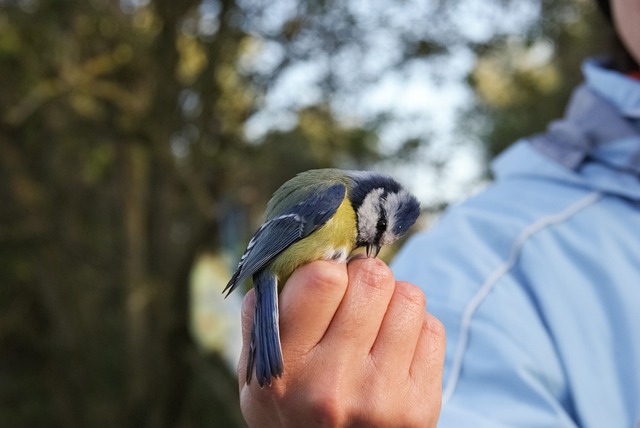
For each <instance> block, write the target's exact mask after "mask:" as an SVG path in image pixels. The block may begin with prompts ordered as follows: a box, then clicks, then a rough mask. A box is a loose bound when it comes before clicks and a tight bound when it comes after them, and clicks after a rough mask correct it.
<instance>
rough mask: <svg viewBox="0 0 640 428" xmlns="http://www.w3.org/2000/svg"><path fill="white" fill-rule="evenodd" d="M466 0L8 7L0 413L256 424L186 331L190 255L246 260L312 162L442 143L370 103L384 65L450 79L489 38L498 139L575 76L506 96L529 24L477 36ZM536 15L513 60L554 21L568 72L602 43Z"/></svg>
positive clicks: (558, 51) (488, 118) (4, 9)
mask: <svg viewBox="0 0 640 428" xmlns="http://www.w3.org/2000/svg"><path fill="white" fill-rule="evenodd" d="M471 3H473V2H467V1H465V0H456V1H454V2H443V1H440V2H421V1H417V0H411V1H410V0H405V1H402V2H393V3H389V4H385V5H383V6H381V5H378V6H376V7H374V6H373V5H367V3H366V2H357V1H348V2H342V1H337V0H322V1H316V0H297V1H287V0H276V1H271V2H264V1H259V0H185V1H180V2H176V1H170V0H120V1H114V0H90V1H77V0H76V1H73V0H0V76H1V79H0V85H1V90H0V224H2V227H1V229H0V425H2V426H11V427H31V426H52V427H54V426H61V427H62V426H64V427H71V428H73V427H86V426H91V427H94V426H95V427H101V426H105V427H106V426H118V427H124V426H132V427H173V426H181V427H192V426H224V427H227V426H229V427H231V426H242V424H243V422H242V417H241V415H240V411H239V406H238V397H237V386H236V381H235V379H234V374H232V373H229V372H228V370H227V368H226V365H224V364H223V363H222V362H221V361H220V359H219V358H218V357H217V356H215V355H213V356H211V355H204V354H202V353H201V352H199V351H198V349H197V348H196V346H195V345H194V344H193V343H192V340H191V338H190V336H189V334H188V328H187V320H188V316H187V311H188V307H187V305H188V296H187V292H188V286H187V284H188V280H189V273H190V269H191V267H192V264H193V262H194V260H195V259H196V258H197V256H198V254H200V253H201V252H203V251H213V252H219V251H221V250H223V249H227V250H231V251H238V250H239V248H237V243H238V242H240V243H244V242H246V241H245V239H244V238H246V236H245V234H246V233H248V232H250V231H251V230H252V229H253V227H254V226H255V225H256V223H257V222H258V221H259V217H260V214H261V211H262V207H263V206H264V204H265V202H266V198H267V197H268V195H270V194H271V192H272V191H273V190H274V189H275V188H276V187H277V186H278V185H279V184H281V183H282V182H283V181H284V180H285V179H287V178H289V177H291V176H292V175H293V174H295V173H296V172H299V171H302V170H306V169H309V168H316V167H326V166H340V167H367V166H370V165H372V164H373V163H376V162H380V161H385V160H391V159H402V160H407V159H410V158H411V157H412V154H414V153H415V152H416V150H418V149H419V148H420V147H422V146H424V145H426V144H429V143H430V141H429V140H428V137H427V135H428V134H424V135H409V134H407V133H404V134H402V135H403V136H404V137H406V138H404V137H403V138H404V140H403V141H400V144H397V145H396V146H393V147H391V148H390V147H388V146H385V145H384V144H382V142H381V141H380V138H379V137H378V135H379V133H378V131H380V130H382V129H383V128H384V126H385V125H386V124H389V123H393V122H394V121H395V120H397V119H398V117H397V113H396V112H393V111H388V110H387V111H385V109H382V110H379V109H378V110H376V109H372V110H370V111H368V113H367V114H358V113H357V112H356V110H358V109H357V108H356V107H355V106H357V105H358V103H357V102H356V101H358V100H360V99H361V98H362V96H361V95H362V94H364V93H366V92H367V91H368V90H371V89H372V88H373V87H374V86H375V85H376V84H377V82H379V81H380V79H381V77H382V76H384V75H386V74H388V73H390V72H395V73H397V74H398V75H399V76H400V77H401V78H402V77H403V76H407V75H408V74H407V73H409V72H410V71H411V70H414V71H415V70H420V68H416V66H417V64H423V63H426V64H429V65H430V66H432V67H433V69H434V70H441V72H440V73H434V78H435V79H436V82H438V81H442V79H443V76H446V75H447V74H450V73H452V70H444V71H442V70H443V67H447V62H446V61H444V58H445V57H447V56H448V55H450V54H453V53H455V52H458V51H459V49H460V48H461V47H466V48H468V47H469V46H475V47H476V52H477V53H478V54H479V55H480V57H481V61H479V62H478V67H477V69H476V74H475V77H474V79H477V80H476V84H477V88H478V91H479V93H480V94H484V95H483V96H484V98H482V100H483V102H482V105H481V109H480V110H478V111H477V113H476V115H475V116H474V117H476V118H483V119H484V120H485V122H484V123H486V124H487V125H486V127H483V128H482V131H483V132H485V133H486V135H488V136H489V141H490V142H492V144H494V143H493V142H494V141H503V139H499V138H498V136H499V135H502V134H507V133H508V132H507V131H506V130H505V129H507V128H504V125H507V124H510V123H511V122H512V121H513V122H514V123H516V122H517V123H518V125H517V126H520V122H521V121H525V122H526V121H527V120H529V118H530V116H532V115H530V114H528V112H527V109H526V106H527V105H529V106H531V105H533V104H532V103H537V102H538V101H536V100H538V98H535V96H538V95H540V94H541V93H545V94H547V93H549V92H545V91H553V90H556V89H555V88H557V87H560V86H562V85H564V84H565V81H562V82H558V81H556V80H555V79H564V78H565V74H566V73H564V70H565V69H564V68H560V69H558V71H557V72H556V71H553V70H554V69H553V67H552V68H550V69H549V70H550V71H545V72H542V74H540V75H538V74H537V73H538V72H536V73H533V74H531V75H530V74H527V73H529V72H528V71H527V73H525V74H524V75H523V78H522V79H521V80H523V81H524V82H525V83H527V82H529V81H531V82H530V83H528V84H529V85H530V86H531V87H532V88H533V89H532V90H531V93H530V92H527V91H525V94H524V95H526V96H524V95H523V97H520V96H519V97H516V98H517V100H516V101H512V100H510V99H507V100H504V99H502V98H500V97H499V96H496V95H495V89H492V88H491V86H490V85H489V86H487V84H486V79H487V78H485V77H482V76H483V73H484V75H485V76H486V75H487V74H489V76H490V75H491V73H496V71H495V69H496V64H498V68H499V67H501V65H500V64H502V62H500V61H501V60H494V59H491V58H494V56H495V55H497V56H496V58H499V57H500V56H499V55H498V54H497V52H502V48H504V49H505V50H504V52H506V53H505V54H504V55H506V56H507V57H508V56H512V54H513V52H514V51H513V49H512V46H513V43H511V42H506V40H507V38H506V37H505V36H504V34H506V33H508V31H513V29H511V30H509V27H508V26H506V27H505V28H504V29H503V28H502V27H500V26H499V25H494V24H491V25H490V26H491V32H490V34H489V33H488V34H489V36H487V37H485V38H484V40H485V41H484V42H483V43H478V42H477V39H478V37H476V36H474V35H473V34H470V33H469V31H470V30H471V29H473V28H476V27H475V26H466V25H464V24H460V23H459V22H458V21H457V20H456V19H457V18H458V17H459V16H460V15H461V14H462V12H461V10H463V9H464V7H462V8H461V6H464V5H466V4H471ZM515 3H517V4H520V3H519V2H511V1H505V0H495V1H493V2H490V4H491V5H493V6H494V7H502V6H504V5H506V6H509V5H511V4H515ZM557 3H558V6H554V4H555V2H549V1H547V2H543V4H544V5H545V8H548V9H549V11H548V13H555V12H553V11H555V10H560V9H556V7H558V8H560V7H561V6H560V5H565V6H566V5H574V4H577V3H575V2H573V1H572V0H563V1H562V2H557ZM578 3H579V2H578ZM563 7H564V6H563ZM566 7H569V9H567V10H568V11H569V12H566V14H568V15H571V13H574V14H581V13H582V12H581V9H579V8H573V6H566ZM543 12H544V14H543V15H540V16H542V17H547V15H546V14H547V10H546V9H545V10H544V11H543ZM435 16H437V17H438V19H434V17H435ZM540 16H539V17H540ZM563 16H564V15H563ZM539 17H538V19H539ZM563 19H565V18H563ZM533 21H535V22H538V20H537V19H534V20H533ZM533 21H532V22H533ZM556 21H557V22H561V23H562V24H563V25H564V23H565V21H566V19H565V21H562V19H560V20H555V18H554V21H553V22H556ZM576 22H578V21H577V20H576ZM485 24H486V23H485ZM554 25H555V24H554ZM575 25H576V26H573V27H572V26H569V27H568V28H569V29H571V28H573V30H571V31H574V32H575V30H576V28H579V27H577V26H578V24H575ZM531 28H532V30H530V31H529V32H528V33H527V37H526V38H525V39H524V40H525V41H526V43H524V44H523V45H522V43H521V45H522V46H520V47H519V48H518V49H519V51H518V52H519V53H518V54H517V55H523V58H526V57H527V55H528V54H527V52H529V51H530V50H531V49H533V48H534V47H535V46H538V45H539V44H540V43H542V44H541V45H540V46H543V47H544V46H545V44H544V43H545V42H544V40H546V39H547V38H549V37H550V36H549V35H548V34H550V33H549V32H551V33H553V31H556V32H557V34H558V37H555V36H554V37H555V38H554V37H551V38H550V39H549V40H552V42H551V43H552V45H553V49H552V51H553V55H552V57H553V58H554V61H555V62H558V64H559V65H557V67H560V66H561V65H562V64H561V63H562V61H566V62H567V64H570V65H568V66H567V67H568V68H571V67H573V66H574V65H571V64H575V60H574V59H570V57H571V56H572V55H573V50H572V48H570V46H571V45H570V44H569V41H567V42H564V41H562V42H558V41H557V40H561V39H562V38H561V37H560V36H561V35H564V37H569V36H571V37H572V38H571V41H570V42H571V43H574V42H576V43H582V44H586V43H587V40H589V39H588V38H587V36H586V35H584V34H583V33H584V31H583V33H580V31H578V32H577V33H575V34H574V33H563V32H559V30H554V28H556V27H554V26H553V25H552V26H551V27H550V29H545V28H544V26H543V27H539V26H538V27H536V26H535V25H532V27H531ZM535 28H538V30H535ZM540 28H542V30H541V29H540ZM552 30H553V31H552ZM583 30H584V29H583ZM587 30H588V29H587ZM536 31H537V33H536ZM581 31H582V30H581ZM586 32H587V33H588V31H586ZM554 34H555V33H554ZM495 38H498V39H500V40H505V42H504V43H497V44H496V43H493V41H494V40H495ZM554 43H557V44H554ZM481 48H482V49H481ZM492 61H493V62H492ZM495 61H498V62H497V63H496V62H495ZM483 62H484V63H485V65H483ZM507 63H509V61H507ZM483 67H484V71H481V70H482V68H483ZM543 68H544V67H543ZM516 69H517V70H520V68H517V67H516ZM501 72H502V71H501V70H498V75H499V74H500V73H501ZM438 79H440V80H438ZM483 79H485V81H484V82H483ZM488 79H489V80H491V79H493V80H495V78H491V77H489V78H488ZM518 83H522V82H518ZM561 83H562V85H561ZM556 85H558V86H556ZM550 88H551V89H550ZM509 90H510V91H512V90H511V89H509ZM519 91H521V89H520V90H519ZM354 100H355V101H354ZM491 100H493V101H491ZM496 100H498V101H496ZM527 103H528V104H527ZM554 105H555V104H554ZM514 106H516V107H514ZM540 106H541V107H537V106H536V110H537V111H540V110H541V109H542V110H544V109H545V108H546V107H547V104H543V103H542V102H540ZM543 106H544V107H543ZM366 107H369V106H366ZM507 107H509V109H507ZM511 110H513V113H510V111H511ZM517 111H520V112H525V113H526V114H525V113H523V114H522V115H521V116H517V115H516V113H515V112H517ZM510 114H513V115H511V116H510ZM423 119H424V118H419V120H420V121H424V122H427V121H425V120H423ZM474 122H476V123H480V122H481V121H480V120H476V121H469V123H474ZM494 123H497V124H498V125H499V126H497V127H493V126H492V125H493V124H494ZM501 127H502V128H501ZM508 129H509V132H511V131H510V129H511V128H508ZM514 129H515V125H514ZM518 129H520V128H518ZM420 132H421V131H420ZM514 133H515V131H514ZM509 135H510V134H509ZM405 140H406V141H405ZM496 144H498V143H496ZM492 147H493V146H492ZM496 147H497V146H496ZM441 161H442V157H440V158H439V160H438V162H441ZM238 222H240V223H241V224H239V225H238V224H237V223H238ZM232 226H233V227H232ZM236 229H238V230H237V231H236V232H235V235H234V233H233V231H234V230H236Z"/></svg>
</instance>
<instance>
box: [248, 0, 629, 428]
mask: <svg viewBox="0 0 640 428" xmlns="http://www.w3.org/2000/svg"><path fill="white" fill-rule="evenodd" d="M610 6H611V9H610V11H611V15H612V20H613V23H614V26H615V28H616V30H617V34H618V36H619V37H620V39H621V40H622V42H623V44H624V46H625V47H626V51H627V53H628V54H630V58H632V60H633V61H631V64H632V67H631V69H628V70H622V71H624V72H622V71H621V70H620V69H621V67H620V66H618V67H617V68H618V70H616V69H612V68H611V67H612V65H611V64H610V63H608V62H606V61H604V60H595V59H591V60H587V61H586V62H585V63H584V67H583V71H584V75H585V83H584V84H582V85H581V86H579V87H578V88H577V89H576V90H575V92H574V94H573V97H572V99H571V101H570V103H569V106H568V108H567V113H566V116H565V117H564V118H563V119H561V120H558V121H556V122H554V123H552V124H551V125H550V127H549V130H548V131H547V132H546V133H544V134H541V135H537V136H533V137H530V138H527V139H525V140H522V141H520V142H517V143H516V144H515V145H514V146H512V147H511V148H510V149H508V150H507V151H506V152H505V153H504V154H502V155H501V156H500V157H499V158H498V159H497V160H496V161H495V162H494V164H493V171H494V174H495V177H496V179H495V182H494V183H493V184H492V185H490V186H489V187H488V188H487V189H486V190H484V191H483V192H482V193H481V194H479V195H477V196H475V197H473V198H471V199H470V200H468V201H466V202H464V203H462V204H460V205H458V206H456V207H453V208H452V209H450V210H449V211H448V212H447V213H446V214H445V215H443V217H442V218H441V219H440V220H439V221H438V222H437V224H436V225H434V227H432V228H431V230H429V231H427V232H424V233H420V234H417V235H415V236H414V237H413V238H412V239H411V240H410V241H409V242H408V243H407V244H406V245H405V246H404V248H403V249H402V250H401V252H400V253H399V255H398V256H397V257H396V259H395V261H394V263H393V274H392V272H391V271H390V270H389V268H387V267H386V265H385V264H384V263H382V262H381V261H379V260H376V259H356V260H353V261H352V262H350V263H349V264H348V265H346V266H345V265H339V264H336V263H331V262H315V263H312V264H310V265H307V266H304V267H302V268H300V269H299V270H298V271H296V272H295V273H294V275H293V276H292V277H291V279H290V280H289V282H288V283H287V285H286V287H285V288H284V289H283V291H282V293H281V296H280V322H281V334H282V346H283V352H284V359H285V372H284V375H283V376H282V378H280V379H277V380H276V381H274V383H273V384H272V385H271V386H270V387H265V388H264V389H260V388H259V386H258V385H257V383H255V382H253V383H251V384H249V385H247V384H245V383H244V381H243V379H245V373H244V372H243V370H244V367H245V366H246V364H245V362H246V355H247V350H246V347H247V343H246V338H247V337H248V332H249V329H250V325H251V316H252V315H251V309H250V308H252V307H253V298H254V297H253V294H252V293H251V292H250V293H248V294H247V297H246V298H245V305H244V310H243V329H244V337H245V350H244V351H243V357H242V360H241V361H240V363H239V366H238V367H239V379H240V396H241V407H242V411H243V414H244V416H245V418H246V420H247V422H248V424H249V425H250V426H290V427H312V426H423V427H424V426H427V427H434V426H436V424H437V425H438V426H440V427H528V426H530V427H534V426H535V427H634V426H635V427H638V426H640V331H639V330H638V328H639V327H640V310H639V309H638V307H639V302H640V256H639V254H640V81H638V80H636V79H635V78H634V77H633V76H632V74H633V73H632V72H636V73H637V71H638V70H637V63H638V62H639V61H640V25H638V23H639V22H640V1H639V0H611V4H610ZM608 7H609V5H608V4H605V8H608ZM627 64H629V63H627ZM630 73H631V74H630ZM396 278H397V279H396ZM400 279H402V280H400ZM405 281H408V282H405ZM414 284H415V285H414ZM425 295H426V299H425ZM425 301H427V303H426V307H427V308H428V310H429V311H428V312H427V311H426V310H425ZM445 330H446V342H447V343H446V346H445Z"/></svg>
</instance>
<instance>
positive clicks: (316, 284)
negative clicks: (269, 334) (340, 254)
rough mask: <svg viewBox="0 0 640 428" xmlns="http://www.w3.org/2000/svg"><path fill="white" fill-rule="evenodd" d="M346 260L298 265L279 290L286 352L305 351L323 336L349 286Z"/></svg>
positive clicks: (282, 335)
mask: <svg viewBox="0 0 640 428" xmlns="http://www.w3.org/2000/svg"><path fill="white" fill-rule="evenodd" d="M347 283H348V278H347V269H346V266H345V265H344V264H340V263H336V262H329V261H317V262H314V263H311V264H308V265H306V266H302V267H301V268H299V269H297V270H296V271H295V272H294V273H293V275H291V278H289V280H288V281H287V284H286V286H285V287H284V288H283V290H282V292H281V293H280V338H281V341H282V343H283V352H285V353H289V354H291V353H293V352H295V351H296V350H299V351H301V352H306V351H308V350H309V349H310V348H312V347H314V346H316V345H317V344H318V342H320V340H321V339H322V337H323V336H324V334H325V332H326V330H327V328H328V327H329V324H330V323H331V320H332V319H333V316H334V315H335V313H336V310H337V309H338V306H339V305H340V302H341V301H342V298H343V297H344V294H345V291H346V289H347Z"/></svg>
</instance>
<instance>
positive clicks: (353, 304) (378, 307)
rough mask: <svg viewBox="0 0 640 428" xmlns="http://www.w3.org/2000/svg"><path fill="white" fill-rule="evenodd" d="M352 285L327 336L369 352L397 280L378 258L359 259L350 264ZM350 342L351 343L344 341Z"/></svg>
mask: <svg viewBox="0 0 640 428" xmlns="http://www.w3.org/2000/svg"><path fill="white" fill-rule="evenodd" d="M348 274H349V285H348V287H347V291H346V293H345V295H344V298H343V299H342V302H341V303H340V306H339V307H338V310H337V312H336V314H335V316H334V318H333V320H332V321H331V325H330V326H329V329H328V330H327V334H326V335H325V340H327V341H331V342H334V344H333V345H332V346H337V347H339V348H344V349H347V350H351V351H353V353H355V354H361V355H362V354H364V355H368V353H369V351H370V350H371V347H372V346H373V343H374V342H375V339H376V336H377V334H378V330H379V328H380V323H381V322H382V319H383V318H384V314H385V312H386V310H387V306H388V305H389V301H390V300H391V295H392V294H393V289H394V286H395V281H394V279H393V275H392V274H391V270H389V268H388V267H387V265H385V264H384V262H382V261H381V260H379V259H373V258H368V259H358V260H353V261H352V262H351V263H349V265H348ZM345 342H348V346H344V343H345Z"/></svg>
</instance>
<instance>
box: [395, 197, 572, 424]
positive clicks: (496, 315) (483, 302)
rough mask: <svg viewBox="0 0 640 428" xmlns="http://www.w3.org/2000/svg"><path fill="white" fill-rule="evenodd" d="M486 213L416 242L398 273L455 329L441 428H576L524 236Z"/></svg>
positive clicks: (469, 208)
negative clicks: (526, 262)
mask: <svg viewBox="0 0 640 428" xmlns="http://www.w3.org/2000/svg"><path fill="white" fill-rule="evenodd" d="M478 204H479V203H475V204H474V203H471V204H465V205H463V206H460V207H457V208H454V209H453V210H452V211H451V212H449V213H447V214H446V215H445V216H444V217H443V218H442V219H441V220H440V221H439V222H438V223H437V224H436V225H435V226H434V227H433V228H432V229H431V230H430V231H428V232H426V233H421V234H418V235H416V236H414V237H413V238H412V239H410V240H409V242H408V243H407V244H406V245H405V246H404V247H403V249H402V250H401V251H400V253H399V254H398V256H397V257H396V259H395V260H394V263H393V265H392V267H393V270H394V272H395V275H396V277H397V279H399V280H406V281H409V282H412V283H414V284H416V285H418V286H420V287H421V288H422V289H423V291H424V292H425V294H426V296H427V309H428V310H429V312H431V313H433V314H434V315H435V316H436V317H438V318H439V319H440V320H441V321H442V323H443V324H444V326H445V328H446V332H447V351H446V361H445V372H444V385H443V407H442V412H441V417H440V421H439V425H438V426H439V427H443V428H445V427H494V428H495V427H516V426H517V427H576V423H575V422H574V421H573V418H572V409H571V399H570V393H569V391H568V388H567V382H566V379H565V373H564V370H563V363H562V361H561V360H560V358H559V356H558V353H557V350H556V347H555V345H554V339H553V337H552V334H551V333H550V332H549V331H548V329H547V326H546V325H545V319H544V316H543V315H542V314H541V313H540V312H539V310H538V308H537V306H536V300H535V293H532V292H531V288H530V287H531V284H529V283H528V282H527V278H525V277H524V276H523V275H521V273H520V270H519V268H518V263H519V254H517V251H518V248H517V245H518V243H517V239H518V233H519V231H521V230H522V228H523V227H524V226H523V225H522V224H520V223H519V222H518V221H513V219H512V218H509V217H504V218H496V216H495V215H492V214H491V213H492V210H491V207H488V208H487V209H486V210H484V209H482V207H481V206H479V205H478Z"/></svg>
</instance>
